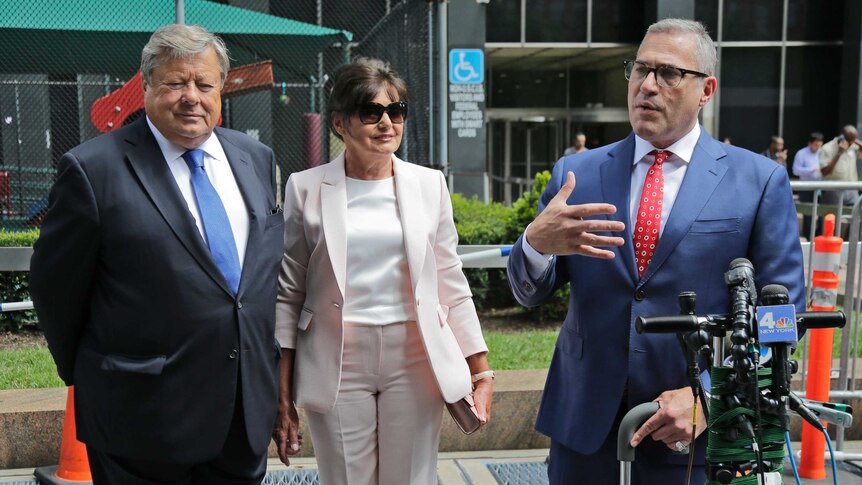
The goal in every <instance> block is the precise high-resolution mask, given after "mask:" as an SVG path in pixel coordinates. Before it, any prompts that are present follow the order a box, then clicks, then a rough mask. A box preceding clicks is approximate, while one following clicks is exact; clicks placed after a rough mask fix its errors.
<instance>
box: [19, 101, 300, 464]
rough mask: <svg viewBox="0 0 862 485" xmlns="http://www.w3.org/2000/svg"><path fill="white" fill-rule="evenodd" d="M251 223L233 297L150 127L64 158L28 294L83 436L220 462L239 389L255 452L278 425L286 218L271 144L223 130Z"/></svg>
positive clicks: (165, 457)
mask: <svg viewBox="0 0 862 485" xmlns="http://www.w3.org/2000/svg"><path fill="white" fill-rule="evenodd" d="M215 133H216V135H217V136H218V139H219V142H220V143H221V145H222V147H223V148H224V152H225V155H227V158H228V162H229V163H230V165H231V169H232V171H233V174H234V177H235V178H236V182H237V185H238V186H239V190H240V193H241V194H242V197H243V199H244V201H245V205H246V207H247V209H248V216H249V235H248V246H247V249H246V254H245V261H244V263H243V268H242V277H241V281H240V284H239V290H238V294H237V295H236V296H235V295H233V293H232V292H231V290H230V289H229V287H228V285H227V282H226V281H225V278H224V276H223V275H222V273H221V271H220V270H219V269H218V267H217V266H216V264H215V262H214V261H213V258H212V256H211V254H210V252H209V249H208V248H207V245H206V243H205V241H204V239H203V238H202V237H201V234H200V232H199V231H198V229H197V227H196V225H195V221H194V218H193V217H192V214H191V212H190V211H189V208H188V205H187V203H186V201H185V199H184V198H183V196H182V194H181V193H180V190H179V187H178V186H177V183H176V180H175V179H174V177H173V175H172V174H171V171H170V168H169V167H168V164H167V162H166V161H165V159H164V156H163V155H162V152H161V150H160V149H159V146H158V144H157V142H156V139H155V138H154V137H153V134H152V133H151V132H150V129H149V126H147V123H146V119H145V118H143V117H142V118H140V119H139V120H137V121H136V122H134V123H132V124H130V125H128V126H125V127H122V128H120V129H118V130H116V131H114V132H111V133H108V134H105V135H102V136H100V137H98V138H94V139H93V140H90V141H87V142H85V143H84V144H82V145H80V146H78V147H76V148H74V149H72V150H71V151H69V152H68V153H66V154H65V155H64V156H63V158H62V159H61V160H60V163H59V167H58V174H57V181H56V183H55V184H54V188H53V189H52V190H51V196H50V208H49V210H48V214H47V215H46V217H45V220H44V223H43V224H42V232H41V236H40V237H39V240H38V241H37V242H36V244H35V248H34V253H33V258H32V261H31V272H30V290H31V293H32V296H33V302H34V304H35V306H36V312H37V314H38V316H39V321H40V323H41V325H42V328H43V330H44V331H45V337H46V338H47V340H48V346H49V348H50V350H51V353H52V355H53V356H54V360H55V362H56V363H57V370H58V372H59V374H60V377H61V378H63V380H64V381H66V383H67V384H74V385H75V387H76V389H75V404H76V411H77V413H76V418H77V424H78V437H79V439H81V440H82V441H84V442H85V443H87V445H89V446H93V447H95V448H96V449H99V450H103V451H105V452H107V453H110V454H112V455H118V456H124V457H130V458H136V459H143V460H159V461H170V462H180V463H183V462H201V461H206V460H209V459H213V458H215V457H216V456H217V455H218V453H219V452H220V451H221V449H222V447H223V445H224V443H225V439H226V437H227V433H228V429H229V425H230V422H231V418H232V416H233V411H234V406H235V403H236V402H238V398H237V390H239V389H241V390H242V401H243V408H244V418H245V426H246V431H247V434H248V439H249V443H250V444H251V447H252V449H253V450H254V451H255V452H257V453H262V452H263V451H265V450H266V447H267V444H268V443H269V440H270V434H271V432H272V425H273V422H274V420H275V412H276V404H277V389H278V382H277V381H278V359H279V355H280V349H279V346H278V344H277V343H276V342H275V337H274V335H275V330H274V327H275V295H276V287H277V283H278V269H279V267H280V262H281V255H282V248H283V237H284V221H283V218H282V214H281V213H277V214H273V212H274V211H273V208H274V207H275V206H276V200H275V163H274V156H273V153H272V150H270V149H269V148H267V147H266V146H264V145H263V144H261V143H259V142H257V141H255V140H253V139H251V138H249V137H248V136H246V135H243V134H241V133H239V132H236V131H232V130H226V129H222V128H216V131H215Z"/></svg>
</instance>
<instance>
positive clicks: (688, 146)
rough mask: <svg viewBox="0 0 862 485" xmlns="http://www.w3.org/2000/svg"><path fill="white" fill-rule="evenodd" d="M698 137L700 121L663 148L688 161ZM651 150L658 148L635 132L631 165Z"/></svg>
mask: <svg viewBox="0 0 862 485" xmlns="http://www.w3.org/2000/svg"><path fill="white" fill-rule="evenodd" d="M698 138H700V123H695V125H694V128H692V129H691V131H689V132H688V133H686V134H685V135H684V136H683V137H682V138H680V139H679V140H677V141H675V142H674V143H673V144H672V145H670V146H669V147H667V148H665V150H667V151H669V152H671V153H673V154H674V155H675V156H676V157H678V158H679V159H681V160H682V161H683V162H685V163H690V162H691V156H692V155H693V154H694V147H695V146H696V145H697V139H698ZM653 150H658V149H657V148H656V147H654V146H652V143H650V142H648V141H646V140H644V139H643V138H641V137H639V136H637V134H635V156H634V160H632V165H636V164H637V163H638V162H640V161H641V160H642V159H643V157H644V156H646V155H647V154H648V153H649V152H651V151H653Z"/></svg>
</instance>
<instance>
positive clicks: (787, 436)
mask: <svg viewBox="0 0 862 485" xmlns="http://www.w3.org/2000/svg"><path fill="white" fill-rule="evenodd" d="M784 442H785V443H787V456H788V457H789V458H790V467H791V468H793V478H795V479H796V485H802V478H800V477H799V470H798V469H797V468H796V458H795V457H794V456H793V447H792V446H790V431H785V432H784Z"/></svg>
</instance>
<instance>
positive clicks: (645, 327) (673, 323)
mask: <svg viewBox="0 0 862 485" xmlns="http://www.w3.org/2000/svg"><path fill="white" fill-rule="evenodd" d="M700 323H701V322H700V320H699V319H698V317H697V316H696V315H671V316H667V317H637V318H636V319H635V331H637V333H639V334H641V333H677V332H693V331H696V330H698V329H700Z"/></svg>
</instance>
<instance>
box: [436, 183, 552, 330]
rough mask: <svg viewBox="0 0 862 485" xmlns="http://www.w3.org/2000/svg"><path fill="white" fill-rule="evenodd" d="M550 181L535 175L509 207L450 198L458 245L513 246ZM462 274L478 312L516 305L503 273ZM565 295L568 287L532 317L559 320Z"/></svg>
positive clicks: (468, 270) (469, 271) (471, 271)
mask: <svg viewBox="0 0 862 485" xmlns="http://www.w3.org/2000/svg"><path fill="white" fill-rule="evenodd" d="M550 179H551V174H550V172H548V171H544V172H539V173H538V174H536V178H535V182H534V183H533V186H532V187H531V188H530V190H529V191H527V192H525V193H524V194H523V196H522V197H521V198H519V199H518V200H517V201H515V202H514V203H513V204H512V207H505V206H503V205H502V204H499V203H496V202H493V203H490V204H485V203H484V202H481V201H479V200H478V199H477V198H475V197H473V198H472V199H465V198H464V197H462V196H461V195H459V194H454V195H452V209H453V212H454V215H453V216H454V219H455V227H456V229H457V230H458V238H459V241H458V242H459V244H514V243H515V241H516V240H517V239H518V236H520V235H521V232H522V231H523V230H524V228H525V227H527V224H529V223H530V222H532V221H533V219H534V218H535V217H536V210H537V209H538V205H539V197H540V196H541V195H542V191H543V190H544V189H545V186H546V185H547V184H548V181H549V180H550ZM464 274H466V275H467V281H468V282H469V283H470V289H471V290H472V291H473V299H474V301H475V302H476V306H477V307H478V308H479V310H480V311H481V310H490V309H492V308H506V307H511V306H515V305H517V304H518V303H517V302H516V301H515V299H514V297H512V292H511V291H510V290H509V283H508V279H507V278H506V270H505V269H496V268H489V269H485V268H466V269H464ZM568 291H569V290H568V286H566V287H564V289H562V290H560V291H559V292H557V294H556V295H554V298H553V299H551V301H548V302H546V303H545V304H544V305H541V306H539V307H537V308H534V309H532V310H531V314H532V315H531V316H532V317H533V318H538V319H540V320H549V321H550V320H553V321H560V320H562V319H563V318H564V317H565V315H566V309H567V307H568Z"/></svg>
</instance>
